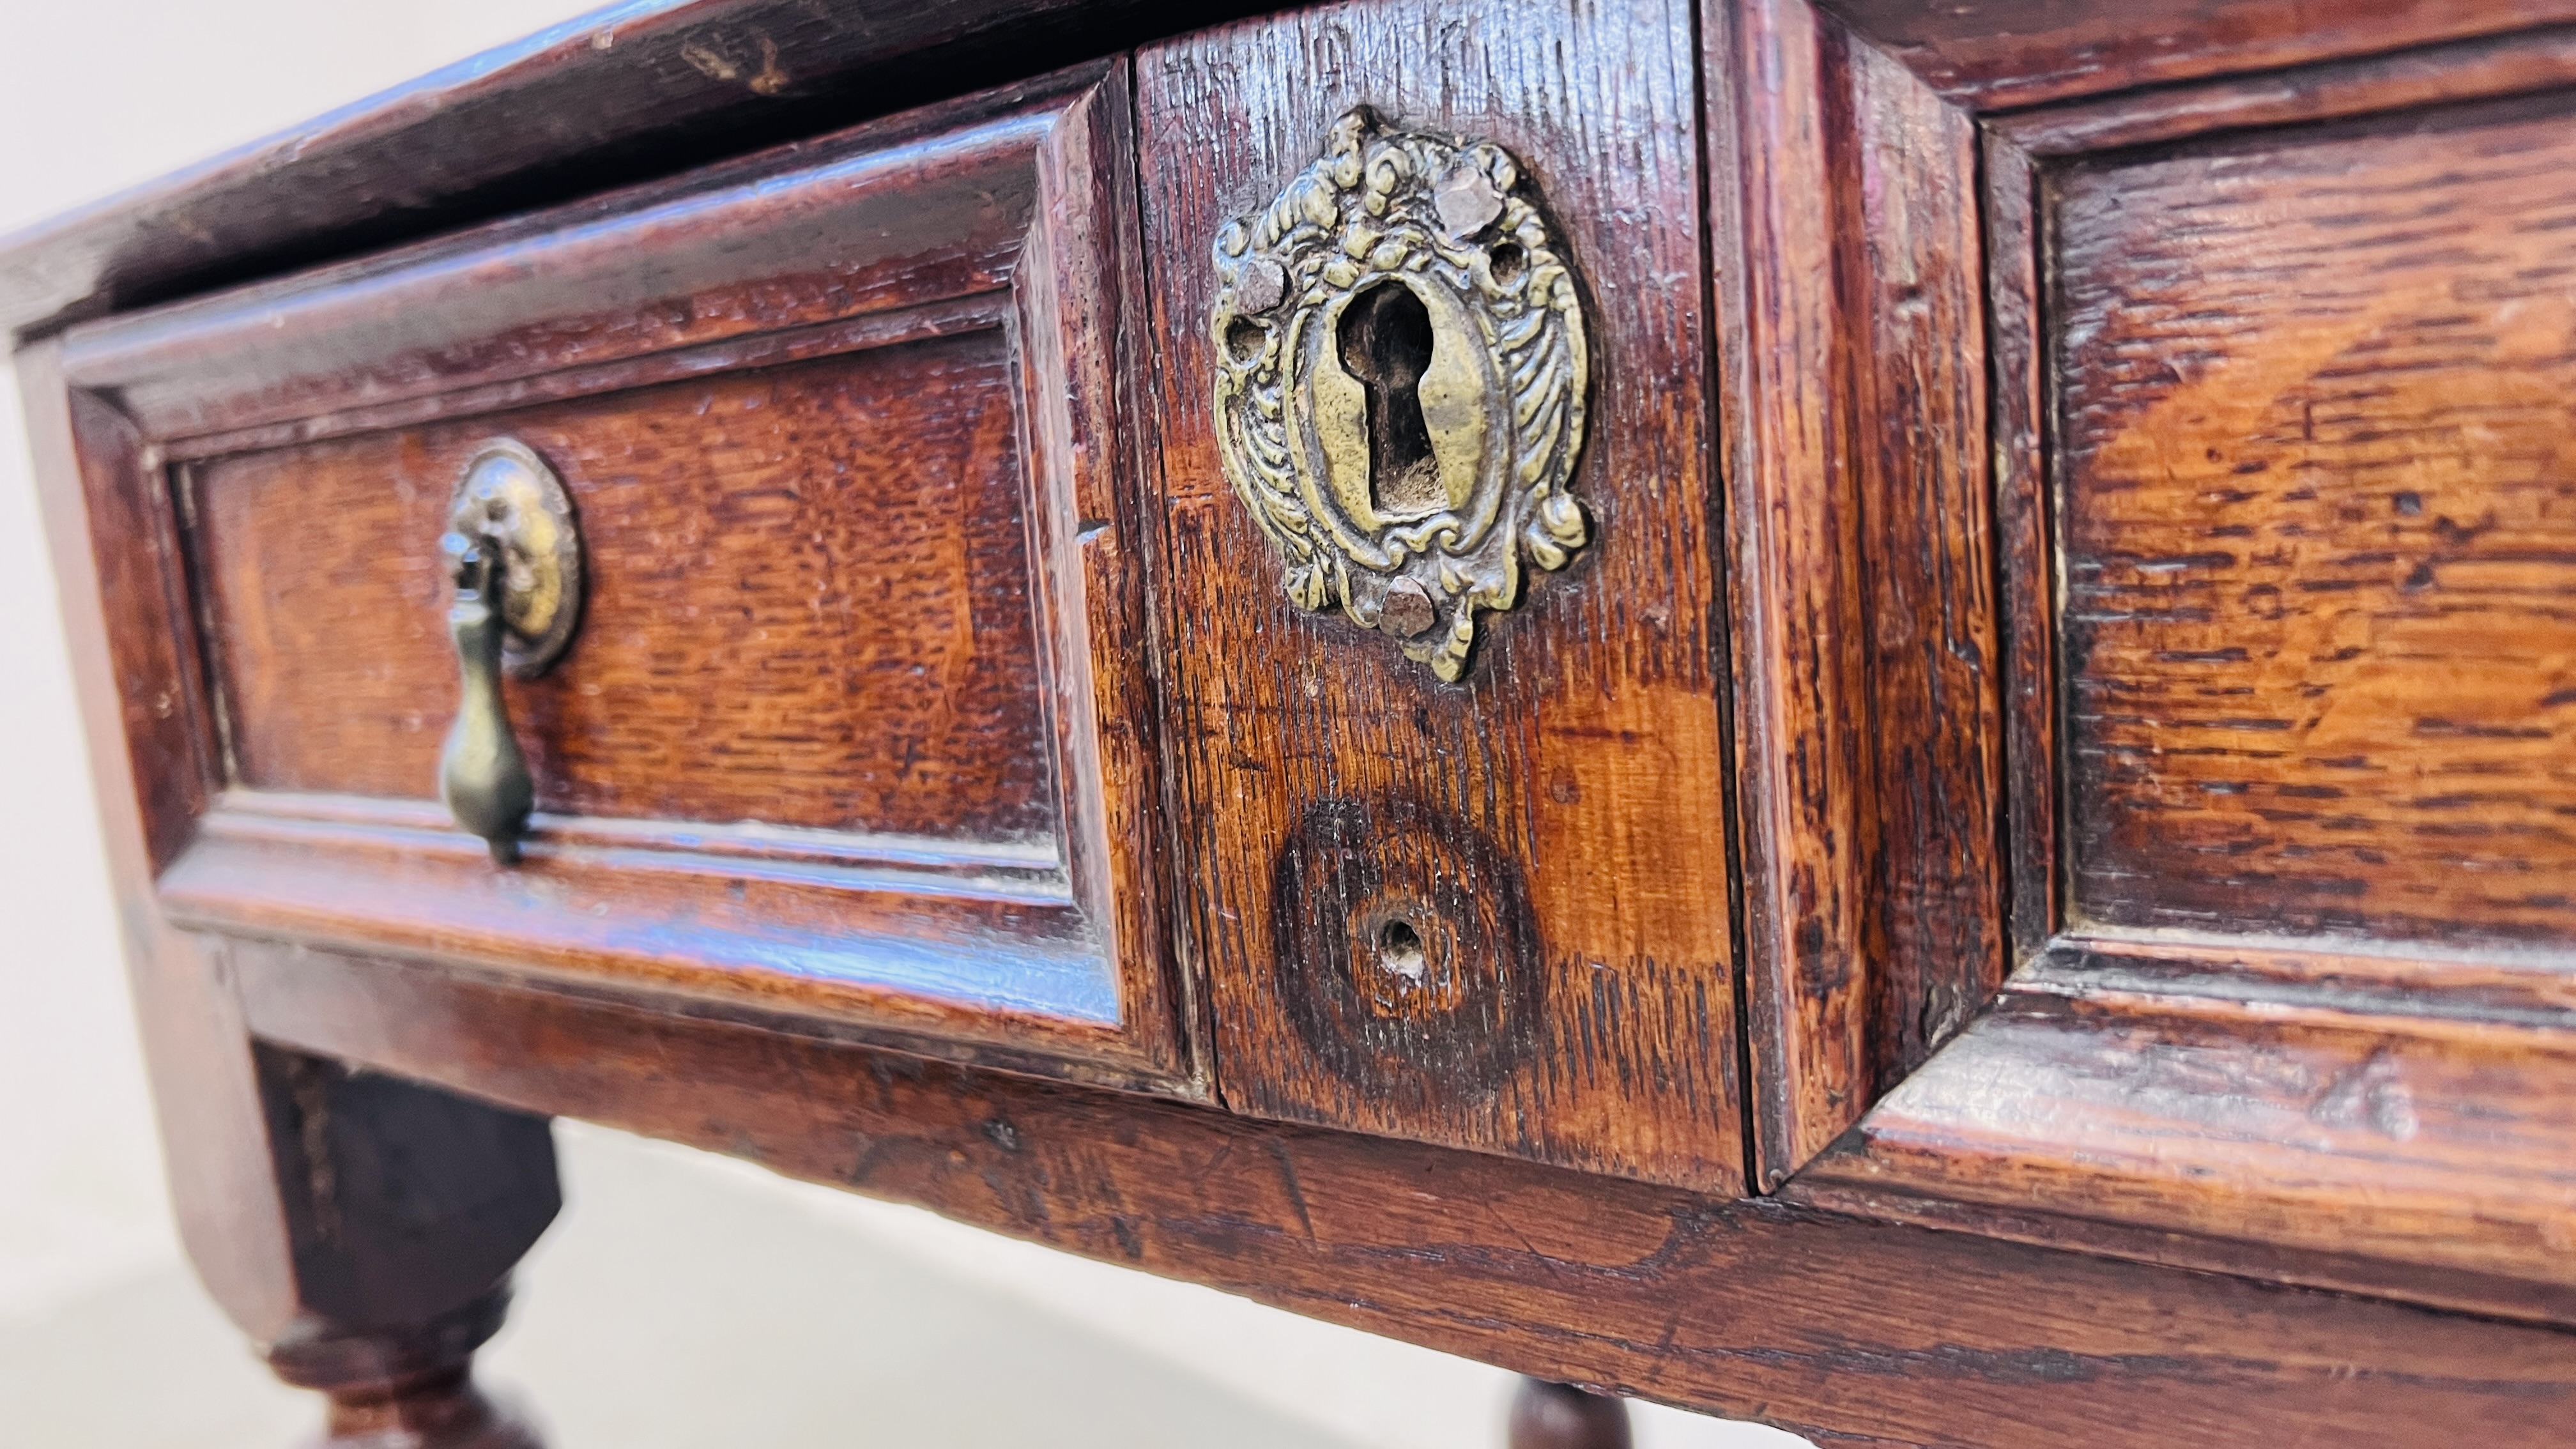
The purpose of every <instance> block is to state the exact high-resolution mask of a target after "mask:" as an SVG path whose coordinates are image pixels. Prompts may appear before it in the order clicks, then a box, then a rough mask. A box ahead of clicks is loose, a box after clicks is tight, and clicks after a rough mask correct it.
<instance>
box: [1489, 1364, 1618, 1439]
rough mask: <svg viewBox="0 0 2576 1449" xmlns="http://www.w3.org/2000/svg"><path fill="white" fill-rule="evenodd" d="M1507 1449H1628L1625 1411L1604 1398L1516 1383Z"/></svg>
mask: <svg viewBox="0 0 2576 1449" xmlns="http://www.w3.org/2000/svg"><path fill="white" fill-rule="evenodd" d="M1510 1444H1511V1449H1628V1406H1627V1405H1626V1404H1624V1403H1621V1402H1620V1401H1619V1400H1617V1399H1614V1398H1611V1397H1610V1396H1609V1395H1607V1394H1596V1393H1593V1392H1591V1391H1590V1390H1588V1389H1578V1388H1576V1387H1575V1386H1574V1385H1572V1384H1552V1383H1549V1382H1548V1381H1547V1380H1545V1379H1523V1380H1521V1388H1520V1392H1519V1393H1517V1394H1515V1395H1513V1396H1512V1418H1511V1434H1510Z"/></svg>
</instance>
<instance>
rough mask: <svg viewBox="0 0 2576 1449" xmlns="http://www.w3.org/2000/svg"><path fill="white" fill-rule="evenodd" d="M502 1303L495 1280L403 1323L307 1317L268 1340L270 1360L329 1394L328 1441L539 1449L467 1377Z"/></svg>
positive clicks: (345, 1446)
mask: <svg viewBox="0 0 2576 1449" xmlns="http://www.w3.org/2000/svg"><path fill="white" fill-rule="evenodd" d="M509 1304H510V1293H509V1289H507V1288H506V1287H496V1288H494V1289H493V1290H492V1291H490V1292H488V1293H486V1294H484V1295H483V1296H482V1297H480V1298H477V1299H475V1300H474V1301H473V1302H471V1303H468V1304H466V1305H465V1306H464V1307H462V1308H459V1309H457V1310H456V1311H454V1312H452V1313H447V1314H442V1315H440V1316H439V1317H438V1318H436V1319H433V1320H431V1321H430V1322H427V1323H420V1324H414V1325H411V1326H410V1327H408V1328H405V1329H374V1330H365V1331H359V1332H351V1331H349V1330H346V1329H341V1328H335V1327H333V1326H332V1325H329V1324H325V1323H321V1322H319V1321H314V1320H307V1321H306V1322H304V1323H301V1324H298V1325H297V1326H296V1327H294V1328H291V1329H289V1330H288V1332H287V1334H286V1336H285V1337H283V1338H280V1339H278V1340H277V1341H275V1342H273V1343H271V1344H269V1345H268V1366H269V1368H270V1369H271V1370H272V1371H273V1372H275V1373H276V1375H277V1376H278V1377H279V1378H281V1379H284V1380H285V1381H287V1382H288V1383H290V1384H294V1385H296V1386H297V1387H298V1388H307V1389H315V1390H319V1391H320V1392H322V1393H324V1394H326V1395H328V1396H329V1400H328V1402H329V1408H328V1409H327V1411H326V1416H325V1419H324V1427H323V1434H322V1439H321V1443H322V1445H324V1446H326V1449H543V1444H542V1443H541V1441H540V1440H539V1439H538V1437H537V1433H536V1430H535V1429H534V1428H533V1427H531V1426H530V1425H529V1424H528V1423H527V1422H526V1421H525V1420H524V1419H522V1418H520V1417H519V1416H518V1415H517V1414H514V1413H512V1412H511V1411H510V1410H509V1409H508V1408H507V1407H505V1406H503V1405H501V1404H498V1403H495V1402H494V1401H493V1400H492V1399H491V1398H490V1397H488V1396H487V1395H485V1394H484V1392H483V1391H482V1390H481V1389H480V1388H478V1387H477V1386H476V1385H475V1383H474V1364H473V1360H474V1350H475V1349H477V1348H479V1347H481V1346H482V1344H483V1341H484V1340H485V1339H488V1338H490V1337H491V1336H492V1335H493V1334H494V1333H495V1332H497V1331H499V1329H500V1327H501V1317H502V1314H503V1313H504V1312H505V1311H506V1310H507V1309H508V1308H509Z"/></svg>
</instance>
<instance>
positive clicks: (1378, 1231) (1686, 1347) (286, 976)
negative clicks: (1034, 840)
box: [239, 948, 2576, 1449]
mask: <svg viewBox="0 0 2576 1449" xmlns="http://www.w3.org/2000/svg"><path fill="white" fill-rule="evenodd" d="M239 964H240V967H241V982H242V988H243V994H244V1000H245V1003H246V1005H247V1009H248V1011H249V1013H250V1016H251V1020H252V1022H253V1023H254V1024H255V1026H256V1027H257V1029H258V1030H260V1031H261V1032H262V1033H264V1034H267V1035H269V1036H271V1037H274V1038H276V1039H278V1040H280V1041H284V1042H289V1043H293V1044H296V1045H298V1046H300V1047H304V1048H307V1049H314V1050H327V1051H329V1052H332V1053H335V1054H338V1055H342V1056H345V1057H348V1058H349V1059H352V1060H355V1061H360V1062H365V1063H368V1064H371V1065H374V1066H377V1067H380V1068H382V1069H385V1070H388V1071H394V1072H404V1073H415V1074H421V1075H425V1076H427V1077H429V1078H430V1079H432V1080H437V1081H443V1082H449V1083H453V1084H456V1085H459V1086H464V1087H467V1088H468V1089H470V1090H473V1091H477V1092H481V1093H484V1094H487V1095H489V1096H491V1097H493V1098H495V1099H498V1100H501V1101H504V1102H519V1103H535V1102H544V1103H546V1104H548V1105H550V1106H553V1107H555V1108H558V1109H560V1110H564V1111H568V1112H571V1113H574V1114H577V1115H580V1116H583V1117H586V1118H591V1119H593V1120H597V1121H601V1122H605V1123H608V1124H611V1125H615V1126H619V1127H624V1128H627V1129H630V1130H636V1131H642V1132H647V1133H650V1134H653V1135H655V1136H660V1137H667V1138H672V1139H676V1140H679V1141H683V1142H692V1143H696V1144H699V1145H701V1146H706V1147H710V1148H714V1149H717V1150H721V1151H725V1152H730V1153H733V1154H736V1155H739V1156H743V1157H747V1158H749V1159H751V1160H753V1161H756V1162H760V1163H763V1164H765V1165H767V1166H769V1167H770V1168H772V1169H774V1170H776V1171H779V1172H783V1173H787V1174H789V1175H792V1176H797V1177H803V1178H808V1179H811V1180H814V1181H818V1182H823V1183H827V1184H831V1185H835V1186H839V1187H844V1188H849V1189H853V1190H856V1191H860V1192H865V1193H869V1194H872V1195H876V1196H883V1197H891V1198H896V1199H898V1200H902V1201H907V1202H916V1203H920V1204H923V1205H925V1206H928V1207H930V1208H932V1209H934V1210H936V1211H939V1212H942V1213H945V1214H947V1215H949V1216H951V1217H955V1218H958V1219H960V1220H962V1221H965V1222H969V1223H974V1224H977V1225H980V1226H984V1227H989V1228H994V1229H997V1230H1000V1231H1003V1232H1008V1233H1012V1234H1014V1235H1017V1236H1021V1237H1027V1238H1031V1239H1034V1240H1036V1241H1039V1242H1042V1243H1047V1244H1050V1245H1053V1246H1056V1247H1060V1248H1063V1249H1066V1250H1069V1251H1072V1252H1077V1253H1082V1254H1085V1255H1088V1256H1092V1257H1097V1258H1101V1259H1104V1260H1106V1261H1109V1262H1112V1263H1119V1264H1123V1265H1126V1266H1130V1267H1135V1268H1140V1269H1143V1270H1145V1271H1147V1272H1152V1273H1157V1274H1161V1275H1164V1276H1169V1277H1177V1278H1183V1279H1187V1280H1191V1281H1195V1282H1202V1283H1208V1284H1212V1285H1214V1286H1216V1287H1219V1288H1222V1289H1225V1290H1227V1291H1230V1292H1236V1293H1242V1294H1245V1295H1247V1296H1250V1297H1253V1298H1256V1299H1259V1300H1261V1301H1264V1302H1268V1303H1273V1304H1278V1305H1280V1306H1283V1307H1287V1308H1291V1309H1294V1310H1296V1311H1298V1312H1301V1313H1306V1314H1310V1315H1313V1316H1317V1317H1321V1318H1325V1319H1328V1320H1331V1321H1335V1322H1340V1323H1345V1324H1349V1325H1352V1326H1355V1327H1359V1328H1363V1329H1367V1330H1369V1331H1372V1332H1377V1333H1384V1334H1389V1335H1392V1336H1395V1337H1399V1338H1403V1339H1406V1340H1409V1341H1412V1342H1416V1343H1422V1344H1427V1345H1430V1346H1432V1347H1436V1348H1440V1349H1443V1350H1446V1351H1450V1352H1457V1353H1465V1354H1469V1355H1471V1356H1474V1357H1476V1358H1479V1359H1483V1360H1486V1361H1489V1362H1494V1363H1498V1364H1501V1365H1503V1366H1505V1367H1508V1368H1511V1369H1515V1370H1518V1371H1521V1372H1525V1373H1532V1374H1537V1375H1540V1376H1542V1377H1547V1378H1551V1379H1555V1380H1558V1381H1560V1382H1572V1383H1578V1384H1585V1385H1589V1386H1592V1387H1595V1388H1600V1389H1606V1390H1611V1391H1615V1392H1620V1393H1626V1394H1631V1395H1639V1396H1643V1397H1647V1398H1653V1399H1659V1400H1662V1401H1664V1402H1668V1403H1677V1404H1682V1405H1685V1406H1688V1407H1694V1408H1699V1409H1704V1410H1708V1411H1712V1412H1717V1413H1723V1414H1727V1415H1729V1416H1731V1417H1736V1418H1750V1419H1758V1420H1761V1421H1763V1422H1767V1423H1771V1424H1776V1425H1779V1426H1780V1427H1783V1428H1786V1429H1789V1430H1791V1431H1793V1432H1797V1433H1801V1434H1805V1435H1807V1436H1809V1438H1810V1439H1811V1440H1813V1441H1814V1442H1816V1443H1818V1444H1836V1443H1867V1444H1880V1445H1927V1446H1928V1445H1940V1446H1955V1449H1970V1446H1974V1449H2061V1446H2063V1445H2066V1444H2070V1443H2080V1444H2085V1445H2088V1446H2097V1449H2131V1446H2135V1449H2170V1446H2171V1445H2173V1444H2176V1443H2192V1444H2243V1443H2266V1442H2271V1441H2273V1440H2276V1439H2277V1440H2281V1441H2285V1442H2292V1443H2296V1442H2301V1441H2302V1439H2303V1438H2304V1439H2306V1440H2307V1441H2309V1442H2332V1443H2335V1444H2338V1445H2351V1446H2356V1449H2377V1446H2388V1449H2398V1446H2405V1449H2414V1446H2419V1445H2421V1444H2424V1443H2427V1442H2439V1441H2449V1440H2459V1441H2469V1440H2475V1441H2476V1442H2479V1443H2484V1444H2492V1445H2495V1446H2498V1449H2525V1446H2528V1449H2544V1446H2553V1445H2555V1444H2557V1443H2559V1442H2560V1441H2561V1440H2562V1439H2563V1437H2564V1425H2565V1423H2566V1419H2567V1416H2568V1414H2569V1412H2570V1410H2571V1408H2576V1337H2571V1336H2570V1335H2569V1334H2566V1333H2563V1332H2556V1331H2550V1330H2544V1329H2533V1328H2529V1327H2519V1326H2513V1325H2508V1324H2502V1323H2496V1322H2491V1321H2484V1320H2479V1319H2475V1318H2462V1317H2453V1316H2446V1315H2442V1314H2436V1313H2431V1312H2426V1311H2423V1310H2419V1309H2410V1308H2404V1307H2399V1306H2396V1305H2392V1304H2385V1303H2373V1302H2370V1301H2367V1300H2363V1299H2355V1298H2350V1297H2345V1296H2341V1295H2336V1294H2328V1293H2317V1292H2310V1291H2300V1290H2293V1289H2281V1288H2277V1287H2267V1286H2261V1285H2255V1284H2249V1283H2244V1282H2240V1281H2236V1280H2232V1279H2228V1278H2224V1277H2220V1276H2216V1275H2212V1274H2205V1273H2192V1272H2181V1271H2175V1270H2171V1269H2158V1268H2151V1267H2146V1266H2142V1265H2138V1264H2134V1263H2123V1262H2116V1261H2111V1260H2108V1259H2103V1258H2097V1257H2087V1256H2084V1255H2081V1254H2076V1253H2066V1252H2053V1251H2048V1250H2045V1249H2040V1248H2034V1247H2027V1246H2023V1245H2019V1244H2013V1243H1997V1242H1992V1241H1983V1240H1980V1239H1977V1238H1973V1237H1970V1236H1968V1235H1965V1234H1961V1233H1945V1232H1932V1231H1926V1230H1923V1229H1920V1228H1908V1227H1893V1226H1883V1225H1875V1224H1869V1223H1863V1222H1858V1221H1854V1220H1851V1219H1848V1218H1837V1217H1833V1216H1828V1215H1823V1214H1814V1213H1806V1212H1800V1211H1796V1210H1791V1209H1784V1208H1781V1207H1779V1206H1777V1205H1775V1204H1769V1203H1759V1202H1728V1201H1724V1200H1722V1199H1719V1198H1711V1197H1702V1196H1697V1195H1694V1194H1691V1193H1688V1192H1683V1191H1677V1190H1674V1189H1670V1188H1664V1187H1656V1186H1652V1185H1648V1184H1642V1183H1635V1182H1621V1181H1616V1180H1611V1179H1605V1178H1600V1177H1587V1176H1582V1175H1577V1174H1573V1173H1568V1172H1563V1171H1559V1170H1555V1169H1550V1168H1546V1167H1542V1166H1537V1165H1534V1164H1528V1163H1521V1162H1514V1161H1511V1160H1509V1159H1506V1158H1501V1157H1495V1156H1490V1155H1486V1154H1481V1153H1465V1152H1455V1151H1448V1150H1443V1149H1438V1148H1432V1147H1425V1146H1420V1145H1415V1144H1407V1143H1401V1142H1390V1141H1386V1140H1383V1139H1371V1138H1368V1137H1362V1136H1357V1135H1353V1134H1348V1133H1341V1132H1327V1131H1318V1130H1314V1129H1307V1128H1299V1127H1295V1126H1285V1125H1275V1124H1269V1123H1263V1122H1257V1121H1250V1120H1246V1119H1243V1118H1239V1117H1232V1116H1228V1115H1227V1114H1224V1113H1221V1112H1217V1111H1213V1110H1208V1109H1201V1108H1192V1107H1188V1106H1183V1105H1177V1104H1163V1103H1155V1102H1148V1101H1143V1100H1139V1099H1136V1098H1122V1097H1118V1096H1114V1095H1109V1094H1101V1093H1090V1092H1083V1091H1079V1090H1075V1089H1071V1088H1065V1087H1055V1086H1048V1085H1045V1084H1041V1083H1034V1082H1029V1081H1026V1080H1020V1079H1014V1078H1011V1077H1006V1076H1001V1075H995V1074H983V1073H974V1072H964V1071H959V1070H956V1069H952V1068H948V1067H942V1066H936V1065H928V1064H924V1063H920V1062H917V1061H907V1060H904V1059H902V1058H897V1057H891V1056H885V1055H880V1054H876V1053H871V1052H866V1051H861V1050H856V1049H852V1048H847V1047H831V1046H826V1045H822V1044H816V1043H810V1042H799V1041H795V1040H791V1039H787V1038H782V1037H778V1036H774V1035H768V1034H763V1033H759V1032H753V1031H747V1030H744V1029H742V1028H739V1027H730V1026H722V1025H717V1024H711V1023H688V1022H679V1021H673V1020H669V1019H666V1018H656V1017H653V1016H650V1015H646V1014H642V1013H636V1012H631V1011H624V1010H618V1009H613V1008H609V1007H605V1006H601V1005H597V1004H584V1003H580V1002H576V1001H570V1000H565V999H561V998H556V997H550V996H542V995H533V994H530V993H528V992H526V991H524V990H522V989H516V988H512V987H508V986H504V985H498V984H491V983H481V982H476V981H473V980H470V979H466V978H462V977H459V976H456V975H454V974H452V973H447V972H442V971H438V970H432V969H423V968H412V967H402V966H396V965H391V964H384V963H368V962H364V961H360V960H355V959H347V958H339V957H333V956H327V955H324V954H321V953H316V952H301V953H297V952H280V951H252V950H251V949H249V948H244V951H243V954H242V956H241V958H240V962H239Z"/></svg>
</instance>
